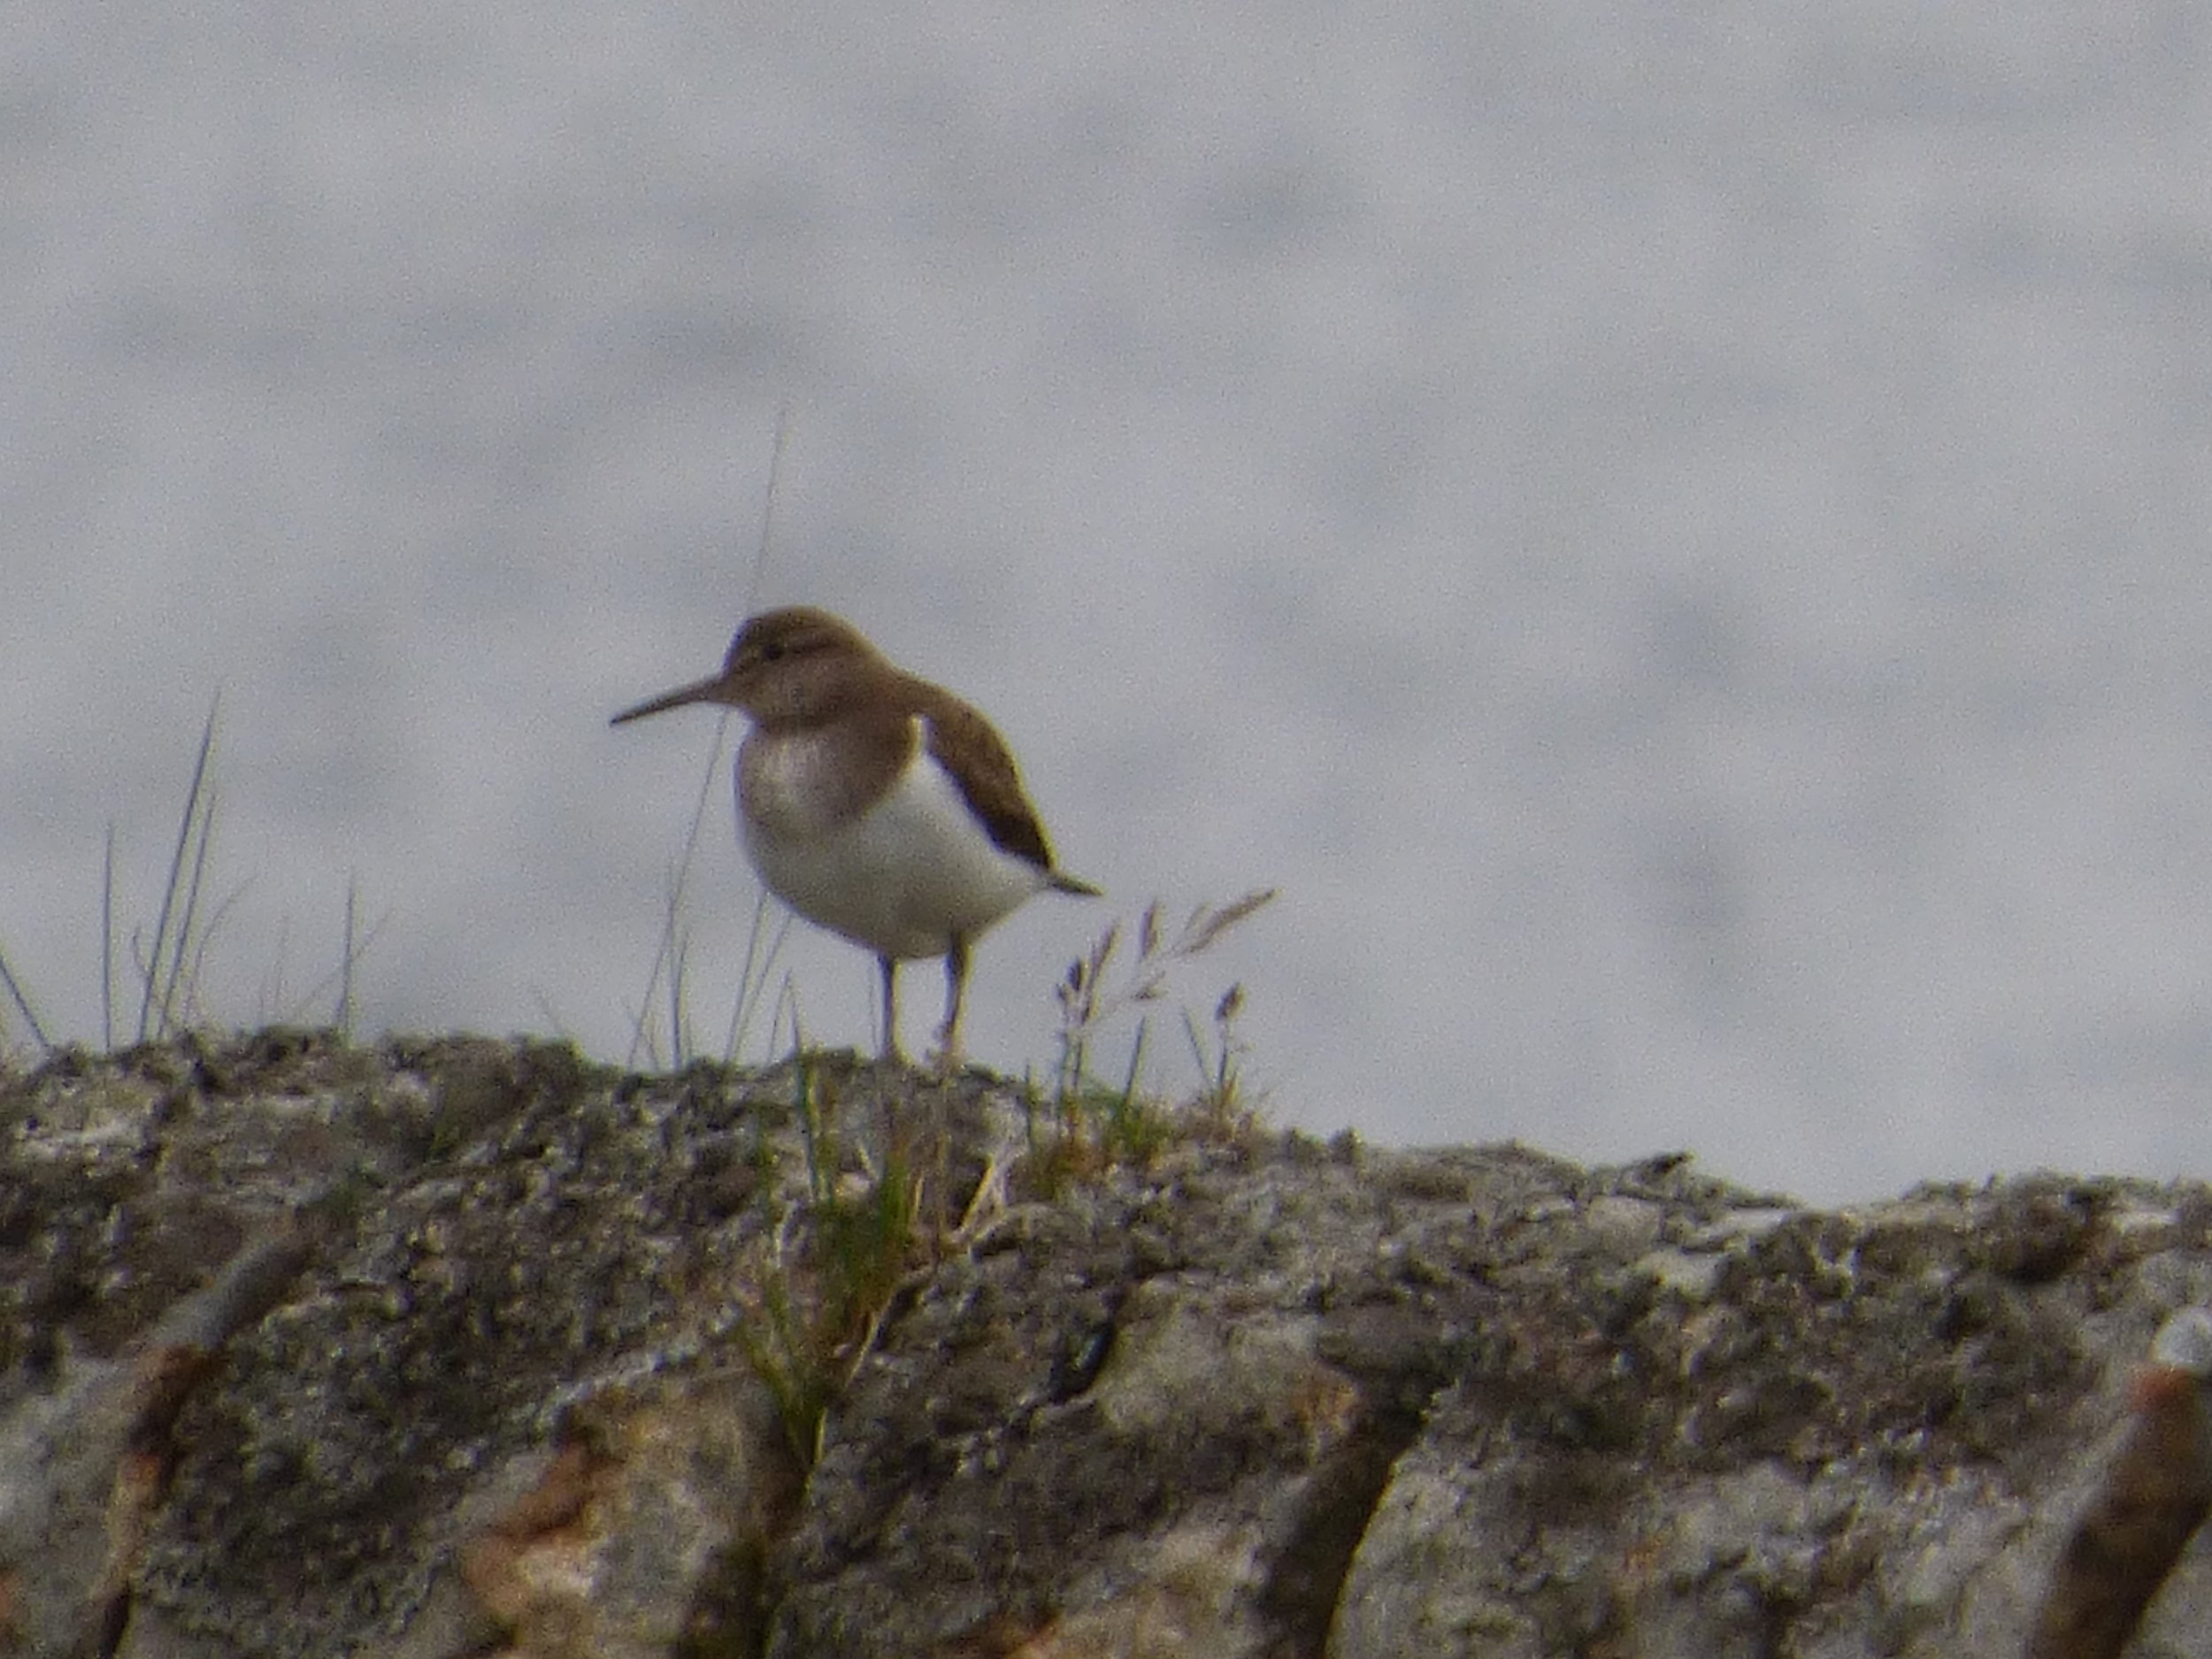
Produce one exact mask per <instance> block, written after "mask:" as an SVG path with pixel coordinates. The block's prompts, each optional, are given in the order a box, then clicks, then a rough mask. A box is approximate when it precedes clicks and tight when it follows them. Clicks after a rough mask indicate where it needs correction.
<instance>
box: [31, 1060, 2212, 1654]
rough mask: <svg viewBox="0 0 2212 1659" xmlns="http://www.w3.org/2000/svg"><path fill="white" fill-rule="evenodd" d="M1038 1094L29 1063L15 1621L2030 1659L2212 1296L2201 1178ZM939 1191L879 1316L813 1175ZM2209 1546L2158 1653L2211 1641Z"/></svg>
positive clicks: (719, 1074) (178, 1641)
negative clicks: (1617, 1143) (1845, 1195)
mask: <svg viewBox="0 0 2212 1659" xmlns="http://www.w3.org/2000/svg"><path fill="white" fill-rule="evenodd" d="M1050 1127H1051V1126H1050V1125H1043V1124H1039V1123H1036V1122H1033V1121H1032V1118H1031V1117H1030V1115H1029V1114H1028V1113H1026V1112H1025V1110H1024V1107H1023V1102H1022V1099H1021V1096H1020V1094H1019V1093H1018V1090H1016V1089H1014V1088H1013V1087H1011V1086H1010V1085H1007V1084H1005V1083H1003V1082H1001V1081H998V1080H996V1079H989V1078H986V1077H984V1076H982V1075H980V1074H970V1075H968V1076H966V1077H964V1078H961V1079H956V1080H955V1081H952V1082H950V1083H946V1084H933V1083H929V1082H926V1081H925V1080H923V1079H919V1078H918V1077H915V1076H913V1075H910V1074H893V1073H887V1072H884V1071H880V1070H879V1069H878V1068H875V1067H872V1066H868V1065H864V1064H857V1063H856V1062H852V1061H849V1060H846V1059H842V1058H836V1059H828V1058H826V1059H822V1060H819V1061H818V1062H816V1063H815V1064H813V1065H812V1066H810V1068H809V1069H808V1070H807V1071H806V1072H805V1073H804V1074H802V1073H801V1072H800V1071H797V1070H796V1069H795V1068H794V1067H792V1066H789V1065H786V1066H783V1067H780V1068H777V1069H774V1070H772V1071H765V1072H757V1073H738V1072H727V1071H721V1070H718V1069H714V1068H706V1067H700V1068H695V1069H693V1070H691V1071H685V1072H683V1073H680V1074H678V1075H674V1076H668V1077H654V1078H641V1077H636V1076H627V1075H624V1074H621V1073H618V1072H616V1071H610V1070H606V1069H604V1068H601V1067H597V1066H594V1065H592V1064H588V1063H586V1062H584V1061H583V1060H581V1059H580V1058H579V1057H578V1056H576V1055H575V1054H573V1053H572V1051H570V1050H569V1049H567V1048H561V1047H557V1046H552V1045H546V1044H535V1043H505V1042H495V1041H487V1040H482V1039H474V1038H451V1039H437V1040H427V1041H388V1042H387V1043H385V1044H383V1045H382V1046H380V1047H379V1048H373V1049H372V1048H352V1047H349V1046H346V1045H344V1044H342V1043H339V1042H337V1041H334V1040H333V1039H331V1038H329V1037H328V1036H326V1035H324V1034H321V1033H300V1032H282V1031H274V1032H265V1033H258V1034H256V1035H252V1036H248V1037H242V1038H239V1039H235V1040H228V1041H215V1040H211V1039H209V1040H188V1041H183V1042H180V1043H178V1044H173V1045H166V1046H163V1047H159V1048H146V1049H141V1050H136V1051H133V1052H130V1053H127V1054H124V1055H121V1056H113V1057H92V1056H82V1055H67V1056H60V1057H58V1058H57V1059H54V1060H51V1061H49V1062H48V1063H47V1064H44V1065H42V1067H40V1068H39V1069H38V1070H36V1071H30V1072H25V1073H16V1074H12V1075H0V1654H6V1655H15V1654H25V1655H109V1654H114V1655H127V1656H128V1659H200V1656H202V1655H207V1656H210V1659H212V1656H213V1655H270V1656H277V1655H282V1656H284V1659H294V1656H299V1659H322V1656H325V1655H350V1654H358V1655H375V1656H376V1659H447V1656H449V1655H464V1654H487V1653H509V1654H516V1655H616V1656H617V1659H626V1656H628V1655H640V1656H642V1655H684V1656H686V1659H709V1656H711V1655H758V1654H766V1655H774V1656H775V1659H817V1656H820V1659H828V1656H829V1655H837V1656H838V1659H870V1656H872V1655H883V1656H885V1659H889V1656H890V1655H900V1656H901V1659H911V1656H915V1655H946V1656H948V1659H953V1656H962V1659H1015V1656H1016V1655H1020V1656H1021V1659H1076V1656H1078V1655H1084V1656H1089V1655H1098V1656H1099V1659H1104V1656H1105V1655H1184V1654H1206V1655H1223V1656H1225V1659H1233V1656H1234V1655H1270V1656H1271V1659H1277V1656H1279V1659H1304V1656H1306V1655H1311V1656H1313V1659H1402V1655H1415V1654H1418V1655H1486V1656H1488V1655H1509V1656H1519V1655H1527V1656H1528V1659H1550V1656H1553V1655H1589V1656H1590V1659H1628V1656H1631V1655H1637V1656H1648V1659H1658V1656H1660V1655H1685V1656H1687V1655H1696V1656H1697V1659H1738V1656H1739V1655H1740V1656H1741V1659H1755V1656H1756V1659H1765V1656H1770V1655H1799V1656H1802V1659H1859V1656H1860V1655H1930V1656H1932V1655H1957V1654H1975V1655H1985V1654H1986V1655H2001V1654H2006V1653H2017V1652H2019V1651H2020V1649H2021V1645H2022V1642H2023V1640H2024V1635H2025V1632H2026V1631H2027V1630H2028V1628H2029V1625H2030V1624H2031V1622H2032V1617H2033V1615H2034V1611H2035V1607H2036V1603H2037V1601H2038V1598H2039V1596H2040V1594H2041V1593H2042V1586H2043V1584H2044V1582H2045V1579H2046V1578H2047V1575H2048V1572H2049V1570H2050V1567H2051V1563H2052V1562H2053V1561H2054V1559H2055V1557H2057V1556H2058V1555H2059V1554H2060V1552H2061V1551H2062V1548H2063V1547H2064V1545H2065V1543H2066V1540H2067V1537H2068V1534H2069V1532H2070V1529H2071V1527H2072V1525H2073V1524H2074V1521H2075V1518H2076V1517H2078V1515H2079V1514H2081V1513H2082V1512H2083V1510H2084V1509H2085V1506H2086V1505H2087V1504H2088V1503H2089V1502H2090V1500H2091V1498H2092V1495H2093V1493H2094V1492H2095V1490H2096V1487H2097V1483H2098V1480H2099V1479H2100V1475H2101V1471H2102V1470H2103V1468H2104V1467H2105V1465H2106V1464H2107V1463H2108V1461H2109V1459H2110V1457H2111V1455H2112V1450H2113V1448H2114V1446H2115V1445H2116V1442H2117V1439H2118V1437H2119V1435H2120V1434H2121V1432H2122V1425H2123V1423H2124V1418H2125V1415H2126V1409H2127V1408H2126V1387H2127V1382H2128V1379H2129V1377H2130V1375H2131V1371H2132V1370H2133V1368H2134V1366H2135V1365H2136V1363H2137V1362H2138V1360H2139V1358H2140V1356H2142V1353H2143V1351H2144V1348H2145V1345H2146V1344H2147V1342H2148V1340H2149V1339H2150V1337H2151V1334H2152V1333H2153V1332H2154V1330H2155V1329H2156V1328H2157V1326H2158V1325H2159V1324H2160V1322H2161V1321H2162V1319H2164V1318H2165V1317H2167V1316H2168V1315H2169V1314H2170V1313H2172V1312H2173V1311H2174V1310H2177V1309H2179V1308H2183V1307H2185V1306H2188V1305H2192V1304H2198V1303H2202V1302H2206V1301H2207V1300H2208V1298H2212V1193H2208V1191H2207V1189H2206V1188H2205V1187H2201V1186H2199V1185H2194V1184H2191V1185H2185V1186H2177V1187H2163V1188H2162V1187H2152V1186H2148V1185H2146V1184H2140V1183H2135V1182H2128V1181H2120V1180H2105V1179H2066V1178H2059V1177H2037V1178H2033V1179H2023V1180H2016V1181H2008V1182H2004V1183H1999V1184H1996V1185H1993V1186H1991V1187H1983V1188H1963V1187H1944V1188H1925V1189H1922V1190H1919V1191H1916V1192H1915V1193H1912V1194H1908V1195H1907V1196H1905V1197H1903V1198H1901V1199H1899V1200H1896V1201H1893V1202H1886V1203H1881V1204H1875V1205H1870V1206H1868V1207H1866V1208H1864V1209H1862V1210H1850V1211H1845V1212H1834V1213H1818V1212H1813V1211H1808V1210H1801V1209H1799V1208H1796V1207H1794V1206H1793V1205H1791V1204H1789V1203H1787V1202H1784V1201H1781V1200H1778V1199H1775V1198H1772V1197H1765V1196H1760V1195H1756V1194H1747V1193H1743V1192H1740V1191H1738V1190H1735V1189H1732V1188H1731V1187H1726V1186H1724V1185H1722V1184H1719V1183H1717V1182H1714V1181H1711V1180H1709V1179H1705V1178H1703V1177H1701V1176H1700V1175H1699V1174H1698V1173H1697V1172H1696V1171H1694V1169H1693V1168H1692V1167H1691V1166H1690V1165H1689V1164H1688V1163H1687V1162H1686V1160H1682V1159H1671V1158H1670V1159H1659V1160H1655V1161H1650V1162H1646V1163H1642V1164H1632V1165H1628V1166H1624V1167H1621V1168H1614V1169H1600V1170H1589V1169H1583V1168H1580V1167H1578V1166H1575V1165H1571V1164H1565V1163H1563V1162H1560V1161H1558V1160H1555V1159H1553V1158H1549V1157H1546V1156H1541V1155H1539V1154H1537V1153H1534V1152H1531V1151H1528V1150H1526V1149H1525V1148H1518V1147H1496V1148H1479V1149H1471V1150H1451V1151H1436V1152H1420V1153H1397V1152H1379V1151H1374V1150H1371V1149H1367V1148H1362V1147H1360V1146H1358V1145H1357V1144H1356V1143H1355V1142H1353V1141H1350V1140H1349V1139H1346V1140H1343V1141H1339V1142H1336V1143H1332V1144H1331V1145H1328V1146H1323V1145H1321V1144H1318V1143H1317V1142H1314V1141H1309V1140H1305V1139H1302V1138H1300V1137H1296V1136H1277V1135H1270V1134H1261V1133H1252V1132H1247V1133H1240V1134H1236V1135H1214V1136H1201V1135H1196V1134H1193V1135H1189V1136H1186V1137H1184V1138H1181V1139H1179V1140H1176V1141H1171V1143H1170V1144H1169V1145H1168V1146H1167V1147H1166V1148H1164V1150H1160V1151H1158V1152H1156V1154H1154V1155H1153V1156H1151V1157H1149V1158H1148V1160H1147V1161H1146V1162H1145V1163H1144V1164H1142V1165H1141V1166H1138V1165H1131V1164H1124V1165H1122V1166H1119V1167H1112V1168H1106V1169H1102V1170H1095V1171H1090V1172H1088V1173H1086V1174H1083V1175H1082V1176H1081V1177H1080V1178H1077V1177H1075V1176H1071V1175H1066V1174H1063V1175H1060V1176H1057V1177H1055V1178H1053V1179H1050V1180H1049V1182H1047V1181H1046V1179H1045V1178H1044V1175H1043V1174H1042V1173H1041V1171H1043V1170H1044V1169H1045V1168H1046V1167H1048V1166H1046V1165H1042V1164H1039V1163H1038V1162H1037V1161H1036V1159H1035V1158H1034V1156H1033V1154H1034V1153H1035V1152H1036V1151H1037V1150H1038V1148H1040V1147H1045V1148H1049V1146H1050V1144H1051V1135H1050ZM907 1166H910V1167H912V1168H913V1169H915V1170H918V1171H920V1177H919V1179H918V1184H917V1186H916V1187H908V1186H907V1184H906V1183H905V1182H903V1181H898V1180H895V1181H894V1182H893V1183H891V1185H890V1187H886V1186H884V1185H883V1184H882V1183H880V1182H879V1179H878V1178H879V1176H880V1175H881V1174H882V1172H883V1171H885V1170H886V1169H887V1168H889V1169H894V1170H896V1169H899V1168H902V1167H907ZM893 1188H896V1189H897V1190H898V1191H899V1192H901V1193H905V1192H909V1191H914V1190H918V1192H919V1194H920V1198H919V1217H920V1218H919V1225H918V1227H916V1228H915V1229H913V1232H914V1233H915V1234H916V1235H917V1236H918V1239H919V1240H921V1245H920V1247H919V1248H916V1249H915V1250H914V1251H913V1253H912V1254H911V1255H910V1256H907V1257H905V1258H904V1259H901V1260H898V1261H895V1262H894V1263H892V1264H891V1266H892V1270H893V1271H892V1279H889V1280H887V1301H886V1300H885V1298H883V1297H878V1298H876V1299H875V1300H874V1301H873V1302H867V1301H863V1302H859V1303H856V1306H857V1307H858V1308H859V1311H858V1312H856V1313H851V1314H850V1317H849V1320H848V1322H847V1324H846V1325H840V1324H839V1320H841V1319H845V1318H846V1317H847V1315H846V1313H845V1312H841V1310H839V1308H837V1307H835V1306H831V1305H829V1304H832V1303H833V1301H834V1297H835V1294H837V1293H836V1284H835V1279H834V1275H833V1272H832V1271H831V1270H830V1266H829V1264H828V1263H829V1258H830V1256H831V1255H832V1254H833V1251H832V1248H831V1244H832V1240H831V1235H830V1233H828V1232H827V1231H826V1226H825V1225H824V1224H823V1222H822V1219H821V1217H822V1216H823V1214H824V1213H825V1210H824V1208H823V1207H824V1205H825V1204H827V1205H829V1206H831V1207H833V1208H834V1209H835V1210H836V1211H837V1213H838V1215H839V1216H841V1217H844V1219H845V1221H846V1222H851V1221H852V1220H853V1218H854V1217H861V1218H863V1219H864V1218H865V1217H866V1216H867V1215H868V1214H869V1213H872V1212H871V1211H870V1210H869V1206H868V1203H867V1202H865V1201H866V1199H867V1197H868V1194H871V1193H872V1192H877V1193H881V1192H886V1191H890V1190H892V1189H893ZM899 1236H901V1237H906V1236H907V1230H906V1229H905V1228H904V1227H903V1226H902V1227H901V1228H900V1230H899ZM877 1302H881V1303H882V1304H883V1305H882V1313H881V1317H880V1319H879V1321H872V1320H870V1319H868V1318H867V1317H865V1314H866V1310H867V1309H868V1308H869V1307H871V1306H873V1305H876V1303H877ZM826 1306H827V1307H828V1312H827V1313H826V1314H825V1313H824V1312H823V1311H822V1310H824V1309H825V1307H826ZM810 1318H813V1319H815V1320H816V1321H817V1323H816V1325H815V1326H814V1327H813V1328H816V1329H826V1330H828V1331H829V1332H830V1333H831V1334H832V1335H833V1336H836V1337H840V1338H841V1339H842V1340H841V1343H840V1344H839V1346H837V1348H835V1351H834V1355H833V1364H832V1365H831V1366H830V1367H829V1368H828V1371H826V1372H825V1374H824V1375H823V1376H810V1375H809V1374H808V1373H807V1372H806V1371H805V1368H804V1367H803V1366H799V1365H795V1364H794V1363H791V1360H792V1356H793V1354H794V1353H795V1352H796V1351H797V1349H798V1348H799V1347H801V1346H803V1345H802V1344H798V1343H796V1342H795V1340H794V1339H793V1338H792V1333H793V1332H794V1331H795V1330H797V1329H799V1328H800V1327H802V1326H803V1325H806V1322H807V1321H808V1320H809V1319H810ZM825 1318H826V1319H828V1321H829V1323H828V1324H827V1325H823V1324H821V1323H820V1321H821V1320H823V1319H825ZM830 1373H833V1374H830ZM825 1380H826V1382H827V1383H829V1384H834V1385H835V1386H836V1387H837V1388H838V1390H839V1392H838V1393H836V1394H835V1397H834V1398H833V1400H832V1401H831V1402H830V1404H829V1406H828V1409H827V1413H826V1418H825V1419H824V1420H823V1421H822V1424H821V1428H820V1432H819V1438H818V1443H817V1440H816V1438H815V1434H814V1432H813V1429H812V1423H813V1417H811V1415H810V1412H809V1411H808V1409H806V1400H807V1395H806V1393H805V1388H804V1386H802V1385H805V1384H808V1383H810V1382H811V1383H824V1382H825ZM810 1459H811V1468H810V1469H809V1467H808V1463H809V1460H810ZM2207 1552H2208V1545H2207V1544H2206V1541H2205V1540H2203V1539H2201V1538H2200V1539H2198V1540H2196V1541H2195V1542H2194V1543H2193V1545H2192V1546H2190V1548H2188V1549H2186V1550H2185V1552H2184V1554H2183V1556H2182V1559H2181V1563H2180V1566H2179V1568H2178V1569H2177V1571H2176V1572H2175V1574H2174V1576H2173V1577H2172V1578H2171V1579H2170V1580H2169V1581H2168V1582H2167V1584H2166V1585H2165V1586H2164V1588H2163V1589H2162V1591H2161V1592H2160V1594H2159V1596H2158V1598H2157V1600H2156V1601H2155V1602H2154V1605H2153V1607H2152V1609H2151V1613H2150V1616H2149V1617H2148V1619H2147V1621H2146V1623H2145V1624H2144V1625H2143V1627H2142V1630H2141V1632H2140V1634H2139V1636H2138V1637H2137V1639H2136V1646H2135V1647H2134V1648H2133V1649H2132V1650H2131V1651H2133V1652H2136V1653H2139V1654H2141V1655H2163V1656H2165V1659H2178V1656H2180V1655H2206V1654H2208V1653H2212V1638H2208V1636H2207V1634H2206V1632H2208V1631H2212V1559H2208V1553H2207Z"/></svg>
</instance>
